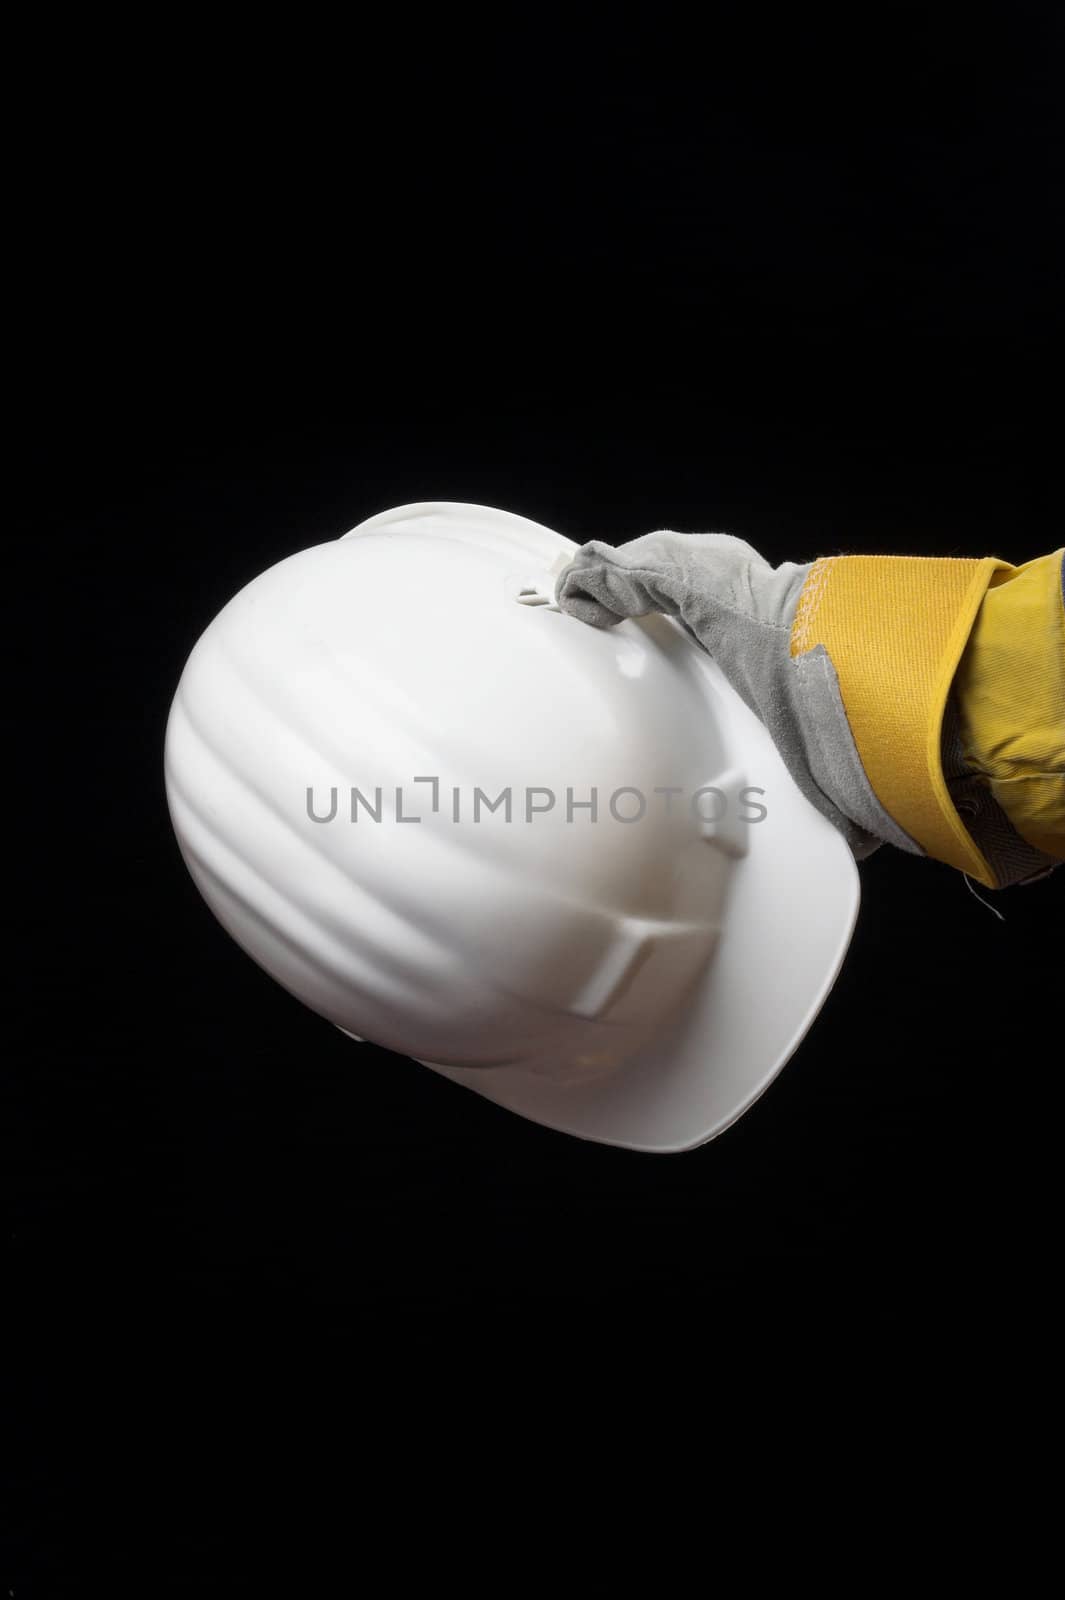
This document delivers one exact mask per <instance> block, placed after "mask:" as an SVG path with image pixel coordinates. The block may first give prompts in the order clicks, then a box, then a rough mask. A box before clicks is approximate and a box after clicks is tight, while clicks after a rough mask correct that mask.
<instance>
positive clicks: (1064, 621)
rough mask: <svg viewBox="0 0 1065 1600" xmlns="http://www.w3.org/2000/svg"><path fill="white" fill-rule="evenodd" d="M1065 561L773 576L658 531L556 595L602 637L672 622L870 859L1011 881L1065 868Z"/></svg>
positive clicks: (831, 564) (881, 565)
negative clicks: (895, 853)
mask: <svg viewBox="0 0 1065 1600" xmlns="http://www.w3.org/2000/svg"><path fill="white" fill-rule="evenodd" d="M1063 555H1065V552H1063V551H1057V552H1056V553H1055V554H1054V555H1051V556H1045V557H1042V558H1041V559H1040V560H1039V561H1033V562H1029V563H1027V564H1026V565H1025V566H1023V567H1013V566H1010V565H1009V563H1007V562H1004V561H999V560H997V559H996V558H993V557H987V558H985V559H983V560H965V559H942V560H941V559H935V558H930V557H920V556H916V557H910V556H831V557H827V558H825V559H822V560H819V561H815V562H812V563H809V564H806V565H798V564H796V563H793V562H787V563H785V564H784V565H783V566H780V567H777V568H773V567H770V566H769V564H768V563H767V562H765V561H764V560H763V559H762V557H761V556H759V555H758V554H757V552H756V551H755V550H753V549H752V548H751V546H750V545H748V544H745V543H744V541H742V540H740V539H735V538H732V537H731V536H730V535H728V534H679V533H673V532H666V531H663V532H658V533H651V534H646V535H644V537H643V538H640V539H634V540H632V541H631V542H630V543H629V544H626V545H622V546H620V547H619V548H617V549H614V548H612V547H611V546H609V545H606V544H603V543H601V542H600V541H592V542H591V543H590V544H587V545H585V546H584V547H583V548H582V549H581V550H580V551H578V553H577V555H576V557H575V558H574V560H573V562H572V564H571V565H570V566H569V567H568V568H567V569H566V570H565V571H564V572H563V574H562V576H561V577H560V579H559V581H558V585H557V598H558V602H559V605H560V607H561V609H562V610H563V611H566V612H568V613H570V614H571V615H573V616H576V617H579V618H581V619H582V620H583V621H586V622H589V623H591V624H593V625H594V626H597V627H609V626H612V625H613V624H614V623H616V622H619V621H620V620H621V619H622V618H623V617H635V616H643V615H645V614H646V613H648V612H651V611H662V612H665V613H666V614H667V615H670V616H674V617H676V618H677V619H678V620H679V621H680V622H681V623H682V624H683V625H684V626H685V627H686V628H687V630H688V631H689V632H690V633H691V634H692V635H693V636H694V637H695V639H696V640H697V641H698V642H699V643H700V644H701V645H703V647H704V648H705V649H707V650H708V651H709V652H710V653H711V654H712V655H713V656H714V658H715V660H716V661H717V662H718V663H719V665H720V666H721V667H722V669H723V671H724V672H725V673H726V675H727V676H728V678H729V679H730V681H731V682H732V683H733V685H734V686H735V688H736V689H737V690H738V691H739V693H740V694H741V695H742V696H743V698H744V699H745V700H746V702H747V704H748V705H749V706H751V708H752V710H754V711H755V712H756V713H757V715H758V716H759V717H760V718H761V720H762V721H763V722H764V723H765V725H766V727H767V728H768V729H769V732H770V733H771V734H772V736H773V738H774V741H775V742H776V744H777V746H778V748H779V750H780V752H781V754H782V756H783V758H784V760H785V762H786V764H787V766H788V768H789V770H790V771H791V773H792V775H793V776H794V778H795V779H796V782H797V783H798V784H799V787H800V788H801V789H802V790H803V792H804V793H805V794H806V795H807V797H808V798H809V799H810V800H811V801H812V803H813V804H814V805H815V806H817V808H818V809H819V810H820V811H821V812H823V814H824V815H826V816H828V817H829V819H830V820H831V821H832V822H833V823H835V825H836V826H837V827H838V828H839V829H840V831H841V832H843V834H844V835H845V836H846V838H847V839H848V841H849V842H850V844H851V847H852V849H853V850H854V852H855V855H857V856H859V857H861V856H864V855H868V854H869V853H870V851H872V850H874V849H876V847H877V846H878V845H879V844H881V843H884V842H889V843H892V844H895V845H897V846H899V847H900V848H901V849H904V850H909V851H911V852H913V853H915V854H919V855H928V856H932V857H934V858H936V859H937V860H941V861H946V862H949V863H950V865H952V866H954V867H957V868H959V869H960V870H962V871H964V872H967V873H968V874H969V875H970V876H971V877H973V878H975V879H976V880H977V881H978V882H980V883H982V884H984V885H986V886H987V887H989V888H1001V887H1004V886H1006V885H1007V884H1011V883H1018V882H1024V881H1027V880H1028V879H1031V878H1033V877H1036V876H1039V875H1041V874H1042V873H1044V872H1046V871H1047V870H1049V869H1051V868H1052V867H1053V866H1055V865H1056V864H1057V863H1058V862H1059V861H1061V860H1062V859H1065V611H1063V603H1062V566H1063Z"/></svg>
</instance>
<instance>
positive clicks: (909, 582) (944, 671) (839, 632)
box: [791, 556, 1014, 888]
mask: <svg viewBox="0 0 1065 1600" xmlns="http://www.w3.org/2000/svg"><path fill="white" fill-rule="evenodd" d="M1013 570H1014V569H1013V568H1012V567H1010V566H1009V564H1008V563H1007V562H1004V561H998V560H996V559H995V558H994V557H991V556H988V557H986V558H985V559H983V560H980V561H974V560H963V559H953V558H947V559H938V558H936V557H928V556H829V557H826V558H825V559H823V560H820V561H815V562H814V564H813V566H812V567H811V569H810V572H809V574H808V576H807V579H806V582H805V584H804V585H803V590H802V594H801V595H800V597H799V605H798V609H797V611H796V613H795V621H794V624H793V626H792V631H791V654H792V655H793V656H801V655H804V654H805V653H806V652H807V651H808V650H812V649H814V647H815V646H816V645H819V644H822V645H824V647H825V649H826V650H827V652H828V654H829V656H830V657H831V659H832V664H833V666H834V667H835V669H836V676H837V678H838V679H839V688H840V695H841V697H842V700H843V705H844V709H845V710H846V713H847V720H848V722H849V723H850V728H851V733H852V735H853V737H854V743H855V746H856V747H857V751H858V755H859V758H860V760H861V763H862V766H863V767H864V768H865V772H866V776H867V777H868V779H869V782H870V784H871V786H872V789H873V792H874V794H875V795H876V797H877V799H878V800H879V801H880V804H881V805H882V806H883V807H884V810H885V811H886V812H887V813H888V815H889V816H891V817H892V818H894V820H895V821H896V822H897V823H898V824H899V826H900V827H901V828H903V829H904V830H905V831H906V832H907V833H908V834H909V835H910V837H911V839H914V840H915V841H916V842H917V843H918V844H919V845H920V846H921V847H922V849H924V850H925V851H926V852H927V853H928V855H930V856H932V857H934V858H935V859H936V860H937V861H946V862H948V863H949V864H950V865H951V866H952V867H957V868H958V869H959V870H960V871H962V872H967V873H968V874H969V876H970V877H972V878H975V879H976V880H977V882H978V883H982V884H985V885H986V886H987V887H988V888H995V887H996V886H997V883H996V879H995V876H994V873H993V872H992V871H991V868H990V867H989V866H988V863H987V861H986V860H985V859H984V856H983V855H982V853H981V852H980V850H978V849H977V846H976V844H975V843H974V841H973V840H972V838H971V837H970V835H969V832H968V830H967V829H966V827H965V824H964V823H963V822H962V819H961V817H960V816H959V815H958V812H957V811H956V809H955V807H954V803H953V801H952V800H951V798H950V792H949V790H948V788H947V782H946V779H945V777H944V776H943V766H942V761H941V758H940V741H941V734H942V724H943V711H944V707H945V706H946V702H947V695H948V694H949V692H950V686H951V682H952V680H953V678H954V674H955V671H956V669H957V666H958V661H959V659H960V657H961V655H962V652H963V650H964V649H965V645H966V642H967V640H968V638H969V634H970V631H971V629H972V626H973V622H974V620H975V618H976V615H977V613H978V611H979V610H980V606H981V603H982V601H983V598H984V595H985V593H986V591H987V587H988V584H989V583H990V582H991V580H992V578H993V576H994V575H995V574H996V573H997V572H1002V571H1005V572H1012V571H1013Z"/></svg>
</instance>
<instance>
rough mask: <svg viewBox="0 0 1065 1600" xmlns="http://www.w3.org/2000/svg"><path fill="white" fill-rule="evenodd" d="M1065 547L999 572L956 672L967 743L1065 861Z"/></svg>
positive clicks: (998, 790) (1021, 822)
mask: <svg viewBox="0 0 1065 1600" xmlns="http://www.w3.org/2000/svg"><path fill="white" fill-rule="evenodd" d="M1063 556H1065V551H1062V550H1057V551H1055V552H1054V553H1053V554H1052V555H1047V556H1040V557H1039V558H1038V560H1036V561H1028V562H1026V563H1025V565H1024V566H1022V567H1011V568H1009V569H1007V570H1006V571H1004V572H996V573H994V574H993V576H992V578H991V582H990V585H989V587H988V590H987V593H986V595H985V596H984V601H983V604H982V605H981V607H980V612H979V615H978V616H977V618H976V621H975V623H974V625H973V630H972V634H971V636H970V639H969V642H968V645H967V646H966V649H965V652H964V654H963V655H962V658H961V661H960V663H959V665H958V674H957V678H956V680H955V681H956V687H957V700H958V712H959V720H960V724H961V729H960V731H961V741H962V752H963V755H964V757H965V762H966V765H967V766H968V767H970V768H971V769H972V770H973V771H974V772H980V773H983V775H984V777H985V778H987V780H988V784H989V787H990V789H991V792H992V794H993V795H994V797H995V799H996V800H997V801H998V803H999V805H1000V806H1001V807H1002V809H1003V811H1005V813H1006V815H1007V816H1008V817H1009V819H1010V822H1011V823H1012V824H1013V826H1014V827H1015V828H1016V830H1017V832H1018V833H1019V834H1020V835H1021V837H1022V839H1026V840H1027V841H1028V843H1029V844H1031V845H1035V847H1036V848H1037V849H1039V850H1043V851H1045V852H1046V854H1047V855H1051V856H1055V857H1057V858H1058V859H1059V860H1065V606H1063V603H1062V591H1061V566H1062V559H1063Z"/></svg>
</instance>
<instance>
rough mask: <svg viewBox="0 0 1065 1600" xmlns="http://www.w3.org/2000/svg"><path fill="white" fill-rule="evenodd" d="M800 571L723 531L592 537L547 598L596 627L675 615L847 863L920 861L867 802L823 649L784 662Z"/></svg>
mask: <svg viewBox="0 0 1065 1600" xmlns="http://www.w3.org/2000/svg"><path fill="white" fill-rule="evenodd" d="M810 565H812V563H808V564H807V565H805V566H800V565H797V564H796V563H795V562H791V561H786V562H785V563H784V564H783V565H782V566H779V567H775V568H774V567H771V566H770V565H769V563H768V562H767V561H765V560H764V559H763V558H762V557H761V556H760V555H759V554H758V552H757V551H756V550H754V549H752V548H751V546H750V545H749V544H746V543H745V542H744V541H743V540H742V539H736V538H733V537H732V535H731V534H727V533H672V532H668V531H662V532H658V533H648V534H644V535H643V537H642V538H639V539H633V540H632V541H631V542H630V543H628V544H624V545H621V546H619V547H618V548H617V549H614V548H613V547H612V546H611V545H608V544H604V543H603V542H602V541H601V540H598V539H593V540H592V541H591V542H590V543H588V544H586V545H584V546H582V548H581V549H580V550H579V551H578V552H577V554H576V556H575V557H574V558H573V561H572V562H571V564H570V565H569V566H568V567H566V568H565V570H564V571H563V572H562V574H561V576H560V577H559V579H558V582H557V584H556V586H555V598H556V600H557V602H558V605H559V608H560V609H561V610H562V611H565V612H567V613H568V614H569V615H570V616H573V617H577V618H579V619H580V620H581V621H582V622H587V623H590V624H591V625H592V627H596V628H610V627H613V626H614V625H615V624H616V623H618V622H620V621H621V620H622V619H623V618H625V617H642V616H646V615H647V614H648V613H649V612H662V613H664V614H665V615H666V616H670V617H676V618H677V620H678V621H679V622H680V623H681V624H682V625H683V626H684V627H685V628H686V629H687V631H688V633H689V634H690V635H691V636H692V637H693V638H694V639H695V641H696V643H698V644H699V645H701V646H702V648H703V649H705V650H707V651H708V652H709V653H710V654H711V655H712V656H713V658H714V660H715V661H716V662H717V663H718V665H719V666H720V667H721V669H722V671H723V672H724V674H725V676H726V677H727V678H728V680H729V682H730V683H731V684H732V686H733V687H734V688H735V689H736V691H737V692H738V693H739V694H740V695H741V696H742V698H743V699H744V700H745V701H746V703H747V705H748V706H749V707H750V708H751V710H752V711H753V712H754V713H755V715H756V716H757V717H758V718H759V719H760V720H761V721H762V722H763V723H764V724H765V727H766V728H767V729H768V731H769V733H770V735H771V736H772V738H773V741H774V743H775V744H776V746H777V749H778V750H779V751H780V754H781V756H782V758H783V760H784V763H785V765H786V766H787V768H788V770H789V772H790V773H791V775H792V777H793V778H794V779H795V782H796V783H797V784H798V786H799V788H800V789H801V790H802V792H803V794H804V795H806V797H807V799H808V800H810V801H811V802H812V803H813V805H814V806H816V807H817V809H818V811H820V812H821V813H822V815H823V816H826V817H827V818H828V819H829V821H830V822H832V823H833V824H834V825H835V827H837V828H838V829H839V831H840V832H841V833H842V834H843V836H844V837H845V839H846V840H847V842H848V844H849V845H850V847H851V849H852V850H853V852H854V854H855V856H856V857H857V858H858V859H859V860H860V859H862V858H863V857H864V856H867V855H869V854H871V852H872V851H873V850H875V849H877V847H878V846H879V845H880V844H882V843H891V844H894V845H897V846H898V847H899V848H900V849H902V850H909V851H911V852H913V853H915V854H917V855H922V854H923V853H924V852H923V851H922V849H921V847H920V845H918V844H916V843H915V841H914V840H913V839H911V838H910V837H909V835H908V834H907V833H905V832H904V831H903V830H902V829H901V828H900V827H899V826H898V824H897V823H895V822H894V821H893V820H892V818H891V817H890V816H889V815H888V814H887V812H886V811H885V810H884V808H883V806H882V805H881V804H880V802H879V801H878V800H877V798H876V795H875V794H874V793H873V790H872V788H871V786H870V783H869V780H868V778H867V777H866V774H865V770H864V768H863V767H862V763H861V760H860V758H859V756H858V751H857V749H856V747H855V743H854V739H853V737H852V734H851V731H850V726H849V724H848V722H847V714H846V711H845V710H844V707H843V701H842V699H841V696H840V690H839V683H838V680H837V677H836V673H835V669H834V668H833V666H832V662H831V660H830V659H829V657H828V655H827V653H826V652H825V650H824V648H823V647H821V646H818V647H817V648H816V649H814V650H810V651H808V652H807V653H806V654H805V655H803V656H800V657H798V658H796V659H793V658H792V657H791V655H790V653H789V641H790V637H791V627H792V623H793V621H794V618H795V608H796V606H797V604H798V599H799V594H800V591H801V590H802V586H803V584H804V583H805V581H806V577H807V574H808V573H809V571H810Z"/></svg>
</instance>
